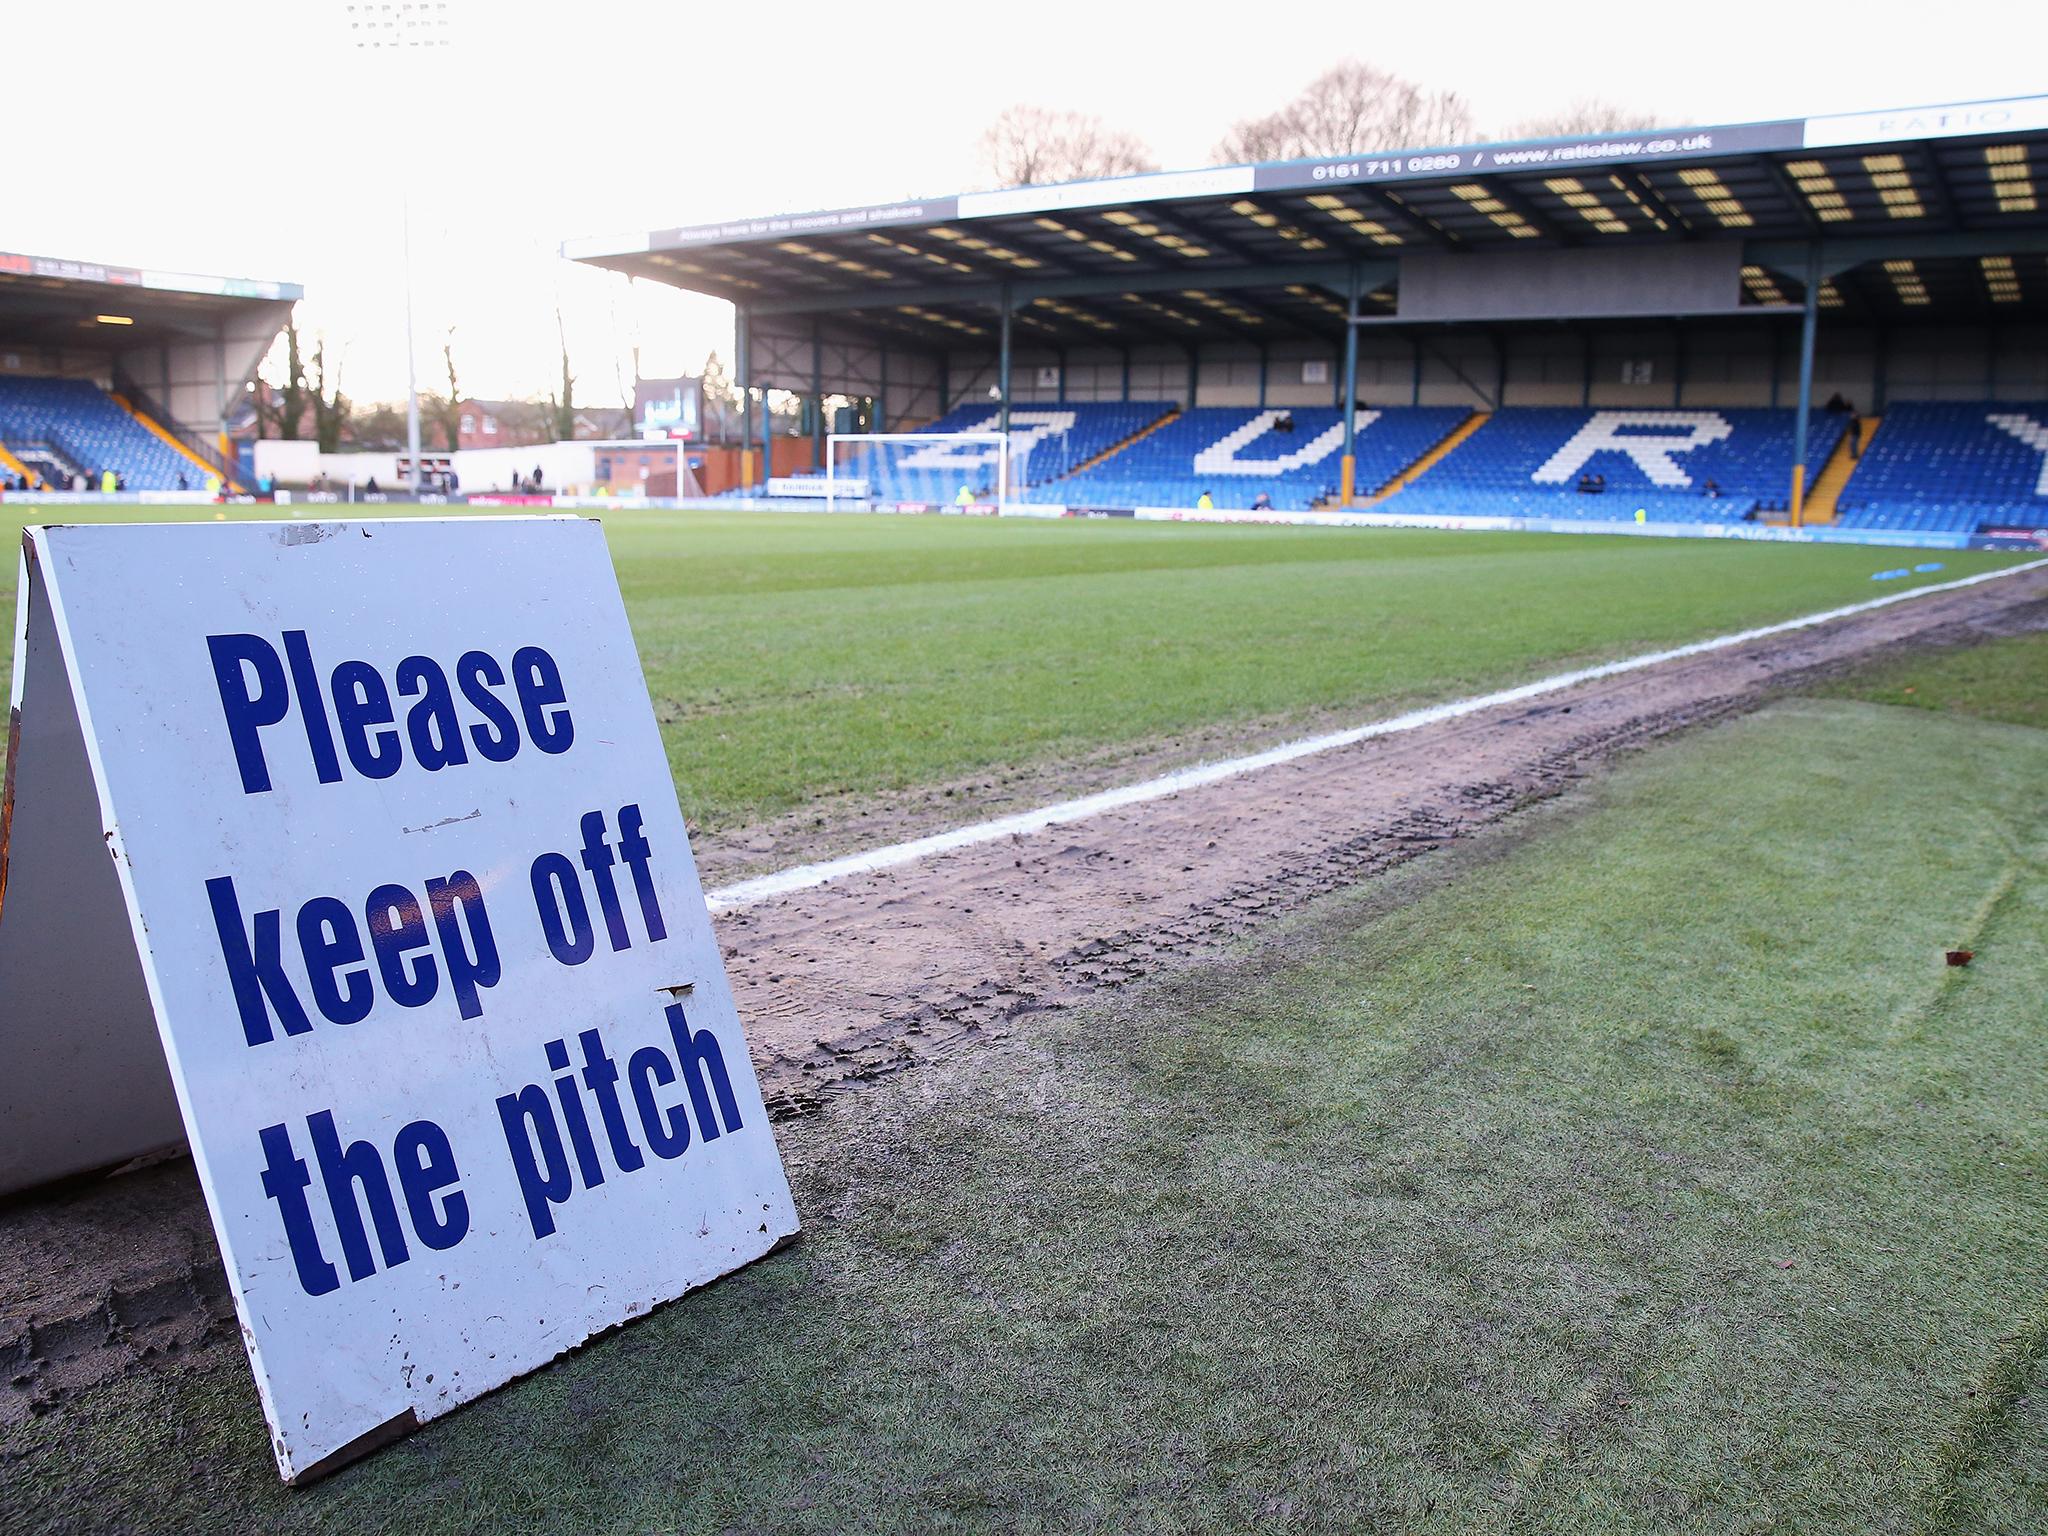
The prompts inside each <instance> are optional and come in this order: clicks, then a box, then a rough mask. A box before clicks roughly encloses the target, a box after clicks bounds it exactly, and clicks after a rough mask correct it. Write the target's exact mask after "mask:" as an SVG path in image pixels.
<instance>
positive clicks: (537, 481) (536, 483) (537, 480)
mask: <svg viewBox="0 0 2048 1536" xmlns="http://www.w3.org/2000/svg"><path fill="white" fill-rule="evenodd" d="M533 488H534V490H535V491H536V492H537V491H539V490H540V488H541V476H540V466H539V465H538V464H536V465H534V466H533Z"/></svg>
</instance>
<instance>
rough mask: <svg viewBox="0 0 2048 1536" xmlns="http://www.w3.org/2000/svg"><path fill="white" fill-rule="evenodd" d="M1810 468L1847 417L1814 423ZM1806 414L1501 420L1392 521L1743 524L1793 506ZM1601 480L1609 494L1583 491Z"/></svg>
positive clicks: (1540, 409) (1645, 412) (1605, 414)
mask: <svg viewBox="0 0 2048 1536" xmlns="http://www.w3.org/2000/svg"><path fill="white" fill-rule="evenodd" d="M1807 423H1808V448H1807V460H1808V462H1809V463H1810V464H1813V465H1820V464H1823V463H1825V462H1826V461H1827V458H1828V455H1830V454H1831V453H1833V452H1834V450H1835V445H1836V444H1837V443H1839V442H1840V441H1841V437H1842V432H1843V429H1844V428H1845V426H1846V425H1847V418H1846V417H1843V416H1841V415H1831V414H1829V413H1827V412H1823V411H1815V412H1812V413H1811V414H1810V415H1809V416H1808V418H1807ZM1797 425H1798V414H1797V412H1795V411H1790V410H1770V409H1757V408H1727V409H1701V408H1697V407H1687V408H1684V409H1678V408H1672V409H1636V408H1614V409H1589V408H1586V407H1582V406H1574V407H1549V406H1510V407H1508V408H1507V409H1505V410H1501V411H1496V412H1495V413H1494V415H1493V417H1492V419H1491V420H1489V421H1488V422H1487V423H1486V424H1485V425H1484V426H1482V427H1481V428H1480V429H1479V430H1478V431H1476V432H1474V433H1473V434H1472V436H1471V437H1469V438H1467V439H1466V440H1465V441H1464V442H1462V443H1460V444H1459V445H1458V446H1457V447H1456V448H1455V449H1453V450H1452V451H1451V453H1450V454H1448V455H1447V456H1446V457H1445V458H1444V459H1443V461H1442V462H1441V463H1439V464H1437V465H1435V466H1434V467H1433V468H1431V469H1430V470H1429V472H1428V473H1427V474H1426V475H1424V476H1423V477H1422V478H1421V479H1419V480H1418V481H1417V482H1416V483H1415V484H1414V485H1413V486H1412V487H1410V488H1409V489H1407V490H1405V491H1403V492H1401V493H1400V495H1399V496H1398V497H1396V498H1395V500H1394V501H1393V502H1390V503H1389V504H1388V510H1389V511H1404V512H1431V513H1441V514H1449V515H1463V516H1496V517H1530V518H1549V519H1554V520H1571V521H1594V522H1601V521H1609V522H1632V521H1634V520H1635V515H1636V513H1637V511H1638V510H1640V511H1642V512H1643V514H1644V516H1645V519H1646V520H1647V521H1652V522H1711V523H1721V522H1735V521H1740V520H1742V519H1745V518H1748V517H1751V516H1754V515H1755V514H1756V512H1758V511H1759V510H1762V509H1771V508H1782V507H1783V506H1784V505H1785V503H1786V501H1787V499H1788V496H1789V492H1790V487H1791V478H1792V452H1793V445H1794V439H1795V435H1796V429H1797ZM1591 476H1597V477H1599V479H1600V481H1601V482H1602V483H1603V484H1604V489H1603V490H1601V491H1599V492H1597V493H1594V492H1589V491H1583V490H1581V489H1580V487H1581V485H1582V483H1584V482H1585V481H1586V479H1587V478H1588V477H1591Z"/></svg>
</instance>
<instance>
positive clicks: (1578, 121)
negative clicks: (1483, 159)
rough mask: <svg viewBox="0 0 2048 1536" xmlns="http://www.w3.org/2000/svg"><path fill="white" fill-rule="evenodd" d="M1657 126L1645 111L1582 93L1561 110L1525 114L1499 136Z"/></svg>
mask: <svg viewBox="0 0 2048 1536" xmlns="http://www.w3.org/2000/svg"><path fill="white" fill-rule="evenodd" d="M1656 126H1657V122H1656V119H1655V118H1653V117H1651V116H1650V114H1649V113H1647V112H1638V111H1636V110H1635V109H1633V108H1631V107H1618V106H1616V105H1615V104H1614V103H1613V102H1611V101H1602V100H1600V99H1599V98H1598V97H1596V96H1582V97H1580V98H1579V99H1578V100H1576V101H1574V102H1573V103H1572V104H1571V105H1570V106H1568V107H1566V108H1565V109H1564V110H1563V111H1562V112H1548V113H1544V114H1543V115H1541V116H1538V117H1528V118H1524V119H1522V121H1521V122H1519V123H1516V124H1514V125H1513V126H1511V127H1510V128H1509V129H1508V130H1507V132H1506V133H1504V134H1502V135H1501V137H1502V138H1507V139H1562V138H1569V137H1573V136H1576V135H1578V134H1585V133H1633V132H1636V131H1637V130H1639V129H1643V128H1654V127H1656Z"/></svg>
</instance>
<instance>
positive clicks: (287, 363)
mask: <svg viewBox="0 0 2048 1536" xmlns="http://www.w3.org/2000/svg"><path fill="white" fill-rule="evenodd" d="M253 398H254V400H255V402H256V435H257V436H258V437H282V438H296V437H297V436H298V435H299V434H300V433H301V432H303V431H304V430H305V420H304V418H305V414H306V359H305V356H304V354H303V353H301V352H300V350H299V320H298V311H297V310H296V309H294V310H293V311H292V313H291V315H290V316H289V317H287V318H286V320H285V322H284V383H282V384H281V385H279V386H278V387H277V388H276V389H268V390H266V389H259V390H257V391H256V393H255V395H254V397H253Z"/></svg>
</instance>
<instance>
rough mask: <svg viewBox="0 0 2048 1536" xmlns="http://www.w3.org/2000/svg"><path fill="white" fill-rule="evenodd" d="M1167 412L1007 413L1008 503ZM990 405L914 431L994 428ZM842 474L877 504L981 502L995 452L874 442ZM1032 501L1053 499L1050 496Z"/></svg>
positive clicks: (1075, 409) (1101, 407) (1096, 407)
mask: <svg viewBox="0 0 2048 1536" xmlns="http://www.w3.org/2000/svg"><path fill="white" fill-rule="evenodd" d="M1172 410H1173V407H1172V406H1171V405H1168V404H1166V403H1164V402H1161V401H1136V402H1132V401H1113V402H1108V403H1099V402H1076V403H1074V404H1070V405H1050V406H1030V407H1020V408H1018V409H1015V410H1012V411H1011V412H1010V478H1011V481H1012V485H1011V495H1012V497H1013V499H1022V498H1021V496H1020V493H1021V492H1024V491H1025V490H1026V488H1028V487H1042V486H1043V485H1045V484H1046V483H1047V482H1049V481H1055V480H1058V479H1059V478H1060V477H1061V476H1063V475H1066V474H1069V473H1070V472H1072V471H1073V470H1074V469H1076V468H1077V467H1079V466H1081V465H1084V464H1087V463H1090V462H1092V461H1093V460H1095V459H1098V458H1100V457H1102V455H1104V454H1105V453H1110V452H1111V451H1112V450H1114V449H1116V448H1117V447H1119V446H1120V445H1121V444H1124V443H1127V442H1129V441H1130V440H1131V439H1132V438H1133V437H1135V436H1137V435H1138V434H1139V433H1141V432H1145V431H1147V430H1148V429H1150V428H1151V427H1152V426H1154V425H1155V424H1156V423H1157V422H1159V421H1160V420H1161V419H1163V418H1164V417H1166V416H1167V415H1168V414H1170V413H1171V412H1172ZM1001 420H1002V416H1001V413H1000V412H999V411H998V410H997V409H996V408H995V407H993V406H990V405H987V404H976V405H971V406H956V407H954V408H953V409H952V410H950V411H948V412H947V413H946V414H945V415H944V416H941V417H940V418H939V419H938V420H937V421H934V422H933V423H932V424H931V425H930V426H928V427H924V428H921V429H920V430H921V431H925V432H948V433H950V432H986V433H993V432H995V431H997V430H998V428H999V424H1000V422H1001ZM840 470H841V472H842V473H844V474H847V475H858V476H861V477H863V478H865V479H866V480H867V481H868V483H869V486H870V494H871V495H872V496H873V497H874V498H875V499H876V500H879V501H902V502H916V501H922V502H933V503H938V504H944V503H947V502H951V501H954V500H955V499H957V498H958V496H959V493H960V491H961V490H962V489H963V488H965V489H966V490H967V492H968V494H969V495H970V496H974V497H976V498H978V499H986V498H987V497H988V496H990V495H992V494H993V493H994V490H995V480H996V450H995V445H993V444H990V443H979V442H970V443H962V444H960V445H959V446H957V447H955V446H953V445H950V444H946V443H878V444H875V445H873V446H871V447H862V448H861V449H860V450H859V451H857V452H853V453H850V454H848V455H847V457H846V458H845V459H844V460H842V461H841V464H840ZM1040 499H1051V500H1055V501H1056V500H1058V499H1059V498H1058V497H1056V496H1054V497H1050V498H1044V497H1041V498H1040Z"/></svg>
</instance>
